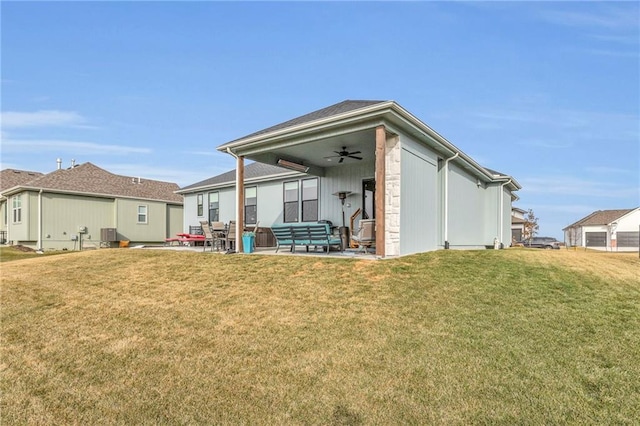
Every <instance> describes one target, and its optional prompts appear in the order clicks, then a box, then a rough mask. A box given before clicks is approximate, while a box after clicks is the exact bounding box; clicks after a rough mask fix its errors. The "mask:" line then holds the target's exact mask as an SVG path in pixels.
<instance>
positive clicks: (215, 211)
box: [209, 192, 220, 222]
mask: <svg viewBox="0 0 640 426" xmlns="http://www.w3.org/2000/svg"><path fill="white" fill-rule="evenodd" d="M219 197H220V196H219V194H218V193H217V192H210V193H209V222H218V221H220V201H219Z"/></svg>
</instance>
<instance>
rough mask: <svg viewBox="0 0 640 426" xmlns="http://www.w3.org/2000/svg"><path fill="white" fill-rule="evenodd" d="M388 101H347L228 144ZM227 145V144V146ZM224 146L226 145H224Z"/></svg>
mask: <svg viewBox="0 0 640 426" xmlns="http://www.w3.org/2000/svg"><path fill="white" fill-rule="evenodd" d="M385 102H387V101H363V100H346V101H342V102H339V103H337V104H334V105H330V106H328V107H325V108H322V109H319V110H317V111H313V112H310V113H308V114H305V115H301V116H300V117H296V118H292V119H291V120H287V121H285V122H282V123H280V124H276V125H275V126H271V127H267V128H266V129H262V130H259V131H257V132H255V133H251V134H248V135H246V136H243V137H241V138H238V139H234V140H232V141H230V142H228V143H233V142H236V141H239V140H242V139H246V138H251V137H254V136H258V135H262V134H267V133H271V132H275V131H276V130H282V129H286V128H288V127H293V126H297V125H299V124H304V123H309V122H312V121H315V120H320V119H323V118H328V117H332V116H334V115H339V114H343V113H345V112H349V111H353V110H356V109H360V108H364V107H367V106H371V105H375V104H381V103H385ZM225 145H227V144H225ZM223 146H224V145H223Z"/></svg>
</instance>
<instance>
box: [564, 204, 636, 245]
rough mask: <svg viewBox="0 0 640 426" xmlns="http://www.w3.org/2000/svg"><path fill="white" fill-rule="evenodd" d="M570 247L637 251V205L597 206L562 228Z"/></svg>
mask: <svg viewBox="0 0 640 426" xmlns="http://www.w3.org/2000/svg"><path fill="white" fill-rule="evenodd" d="M563 231H564V241H565V244H566V245H567V246H569V247H589V248H592V249H597V250H612V251H637V250H638V244H639V240H638V239H639V238H640V235H639V234H640V232H639V231H640V207H637V208H634V209H622V210H598V211H595V212H593V213H591V214H590V215H588V216H585V217H583V218H582V219H580V220H579V221H577V222H575V223H572V224H571V225H569V226H567V227H566V228H564V229H563Z"/></svg>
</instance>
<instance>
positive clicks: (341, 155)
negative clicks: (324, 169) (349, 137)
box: [324, 146, 362, 163]
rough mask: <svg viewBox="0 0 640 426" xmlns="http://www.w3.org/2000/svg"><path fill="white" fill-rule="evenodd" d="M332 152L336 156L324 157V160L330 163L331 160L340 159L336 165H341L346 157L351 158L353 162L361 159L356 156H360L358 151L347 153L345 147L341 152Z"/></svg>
mask: <svg viewBox="0 0 640 426" xmlns="http://www.w3.org/2000/svg"><path fill="white" fill-rule="evenodd" d="M333 152H335V153H336V154H337V155H329V156H328V157H324V158H326V159H327V160H329V161H331V159H332V158H340V160H339V161H338V163H342V162H343V161H344V159H345V158H347V157H349V158H353V159H355V160H362V157H357V156H356V154H360V151H353V152H349V151H347V147H346V146H343V147H342V151H333Z"/></svg>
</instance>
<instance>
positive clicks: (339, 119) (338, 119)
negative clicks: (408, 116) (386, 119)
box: [216, 101, 396, 152]
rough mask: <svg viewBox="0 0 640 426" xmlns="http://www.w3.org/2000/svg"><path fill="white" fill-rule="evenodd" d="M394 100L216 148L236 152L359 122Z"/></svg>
mask: <svg viewBox="0 0 640 426" xmlns="http://www.w3.org/2000/svg"><path fill="white" fill-rule="evenodd" d="M395 104H396V103H395V102H394V101H387V102H381V103H378V104H374V105H371V106H368V107H364V108H359V109H356V110H352V111H348V112H345V113H343V114H338V115H332V116H330V117H326V118H321V119H319V120H314V121H309V122H306V123H302V124H298V125H296V126H291V127H286V128H284V129H279V130H275V131H273V132H269V133H264V134H260V135H256V136H253V137H249V138H244V139H240V140H237V141H235V142H228V143H226V144H223V145H220V146H219V147H217V148H216V149H217V150H218V151H226V150H227V148H231V150H232V151H234V152H235V150H234V148H237V147H240V146H242V147H249V146H251V145H253V144H264V143H270V142H273V141H276V140H279V139H282V137H283V136H285V137H291V136H295V135H298V134H303V133H307V132H309V131H314V132H316V131H319V130H322V129H323V128H325V127H334V126H336V125H343V124H349V123H350V122H354V121H355V122H357V121H362V120H366V119H367V118H371V117H372V116H375V115H379V113H380V112H381V111H384V110H386V109H389V108H390V107H391V106H392V105H395Z"/></svg>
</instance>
